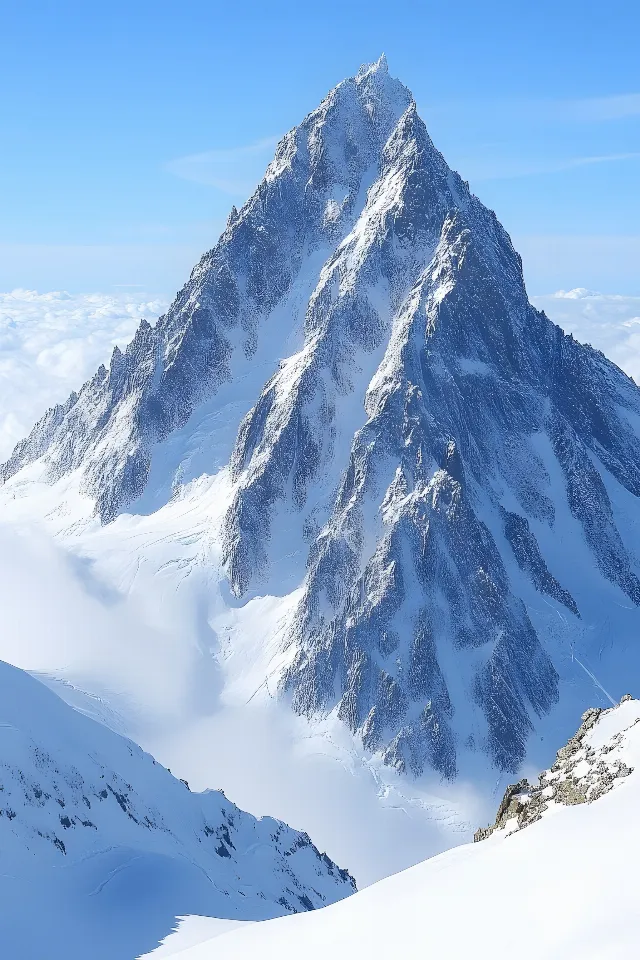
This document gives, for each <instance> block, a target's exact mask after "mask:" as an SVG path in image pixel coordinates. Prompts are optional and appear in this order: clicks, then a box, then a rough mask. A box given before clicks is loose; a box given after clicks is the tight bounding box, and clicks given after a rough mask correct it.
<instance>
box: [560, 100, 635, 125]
mask: <svg viewBox="0 0 640 960" xmlns="http://www.w3.org/2000/svg"><path fill="white" fill-rule="evenodd" d="M557 109H558V110H559V111H560V112H563V113H565V114H566V115H569V116H571V117H573V119H575V120H578V121H582V122H586V123H596V122H598V121H606V120H623V119H625V118H626V117H637V116H640V93H624V94H621V95H618V96H611V97H587V98H584V99H580V100H564V101H563V100H561V101H559V102H558V104H557Z"/></svg>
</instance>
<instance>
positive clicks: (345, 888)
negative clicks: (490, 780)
mask: <svg viewBox="0 0 640 960" xmlns="http://www.w3.org/2000/svg"><path fill="white" fill-rule="evenodd" d="M354 889H355V884H354V883H353V880H352V879H351V877H350V876H349V874H348V873H347V872H346V871H345V870H341V869H339V868H338V867H336V866H335V864H333V863H332V862H331V861H330V860H329V859H328V857H326V856H325V855H323V854H320V853H319V851H318V850H317V849H316V847H314V846H313V844H312V843H311V840H310V839H309V837H308V836H307V835H306V834H302V833H299V832H297V831H295V830H292V829H291V828H290V827H288V826H286V824H284V823H281V822H280V821H277V820H273V819H271V818H264V819H261V820H256V819H255V818H254V817H252V816H251V815H250V814H247V813H244V812H243V811H241V810H239V809H238V808H237V807H236V806H235V805H234V804H233V803H231V802H230V801H229V800H227V799H226V797H225V795H224V793H221V792H218V791H213V790H209V791H206V792H205V793H200V794H199V793H192V792H191V791H190V790H189V787H188V785H187V784H186V783H185V782H183V781H180V780H178V779H176V778H175V777H173V776H172V775H171V773H170V772H169V771H168V770H166V769H165V768H164V767H163V766H161V765H160V764H158V763H157V762H156V761H155V760H154V759H153V758H152V757H151V756H149V755H148V754H146V753H144V752H143V751H142V750H141V749H140V748H139V747H138V746H136V745H135V744H134V743H132V742H131V741H129V740H126V739H124V738H123V737H120V736H118V735H117V734H115V733H113V732H112V731H110V730H108V729H107V728H106V727H105V726H103V725H102V724H99V723H96V722H95V721H93V720H91V719H90V718H88V717H86V716H83V715H82V714H81V713H78V712H77V711H75V710H73V709H72V708H71V707H69V706H68V705H67V704H65V703H64V702H63V701H62V700H61V699H60V698H59V697H57V696H55V695H54V694H53V693H52V692H51V691H50V690H48V689H47V688H46V687H45V686H44V685H43V684H41V683H39V682H38V681H37V680H35V679H34V678H32V677H30V676H29V675H28V674H25V673H23V672H22V671H21V670H18V669H16V668H15V667H11V666H9V665H8V664H6V663H2V662H0V899H1V901H2V911H1V913H0V942H1V943H2V952H3V956H6V957H10V958H11V960H34V958H35V957H45V956H46V957H50V958H52V960H53V958H58V957H60V958H64V960H74V958H78V960H80V958H85V957H87V956H88V955H89V954H90V955H91V956H92V957H95V958H105V960H107V958H108V960H118V958H122V960H130V958H131V957H132V956H133V955H134V954H135V953H137V952H140V951H141V950H143V949H148V948H150V947H152V946H154V945H155V944H157V942H158V941H159V940H160V939H161V938H162V937H163V936H164V935H165V934H166V933H167V932H168V930H169V929H170V927H171V924H172V923H173V919H174V917H175V915H176V914H178V913H181V912H184V911H185V910H188V911H189V912H191V911H195V912H203V913H211V914H213V915H215V916H217V917H220V918H228V919H254V920H261V919H266V918H268V917H273V916H279V915H281V914H282V913H292V912H295V911H296V910H311V909H314V908H315V907H319V906H324V905H325V904H327V903H331V902H333V901H335V900H336V899H338V898H340V897H343V896H347V895H348V894H350V893H352V892H353V890H354Z"/></svg>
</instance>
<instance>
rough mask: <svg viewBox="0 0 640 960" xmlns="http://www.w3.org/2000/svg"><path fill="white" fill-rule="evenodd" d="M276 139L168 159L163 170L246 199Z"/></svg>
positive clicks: (262, 169) (258, 178)
mask: <svg viewBox="0 0 640 960" xmlns="http://www.w3.org/2000/svg"><path fill="white" fill-rule="evenodd" d="M278 139H279V138H278V137H267V138H266V139H264V140H258V141H257V142H256V143H250V144H248V145H246V146H243V147H233V148H231V149H229V150H208V151H207V152H205V153H193V154H190V155H189V156H187V157H178V158H177V159H176V160H171V161H170V162H169V163H167V165H166V168H165V169H166V170H168V171H169V173H173V174H175V176H177V177H181V178H182V179H183V180H192V181H194V182H195V183H204V184H206V185H207V186H210V187H216V189H218V190H221V191H222V192H223V193H228V194H230V195H231V196H248V195H249V194H250V193H251V191H252V190H253V189H254V187H255V186H256V184H257V183H258V181H259V180H260V178H261V177H262V175H263V174H264V171H265V168H266V166H267V165H268V163H269V161H270V160H271V157H272V154H273V150H274V147H275V145H276V144H277V142H278Z"/></svg>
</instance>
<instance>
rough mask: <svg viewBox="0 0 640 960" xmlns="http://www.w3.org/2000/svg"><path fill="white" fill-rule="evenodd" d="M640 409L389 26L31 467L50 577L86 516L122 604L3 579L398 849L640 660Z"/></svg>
mask: <svg viewBox="0 0 640 960" xmlns="http://www.w3.org/2000/svg"><path fill="white" fill-rule="evenodd" d="M639 424H640V394H639V392H638V388H637V386H636V384H635V383H634V382H633V380H631V379H630V378H629V377H627V376H626V375H625V374H624V373H623V372H622V371H621V370H620V369H619V368H618V367H616V366H615V364H613V363H612V362H610V361H609V360H607V359H606V357H604V356H603V355H602V354H601V353H599V352H598V351H596V350H593V349H591V348H590V347H588V346H584V345H582V344H580V343H578V342H577V341H575V340H574V339H573V338H572V337H571V336H567V335H565V334H564V333H563V332H562V330H561V329H560V328H559V327H557V326H555V325H554V324H553V323H552V322H551V321H550V320H549V319H548V318H547V317H546V315H545V314H544V313H543V312H540V311H538V310H536V309H535V308H534V307H533V306H532V305H531V303H530V302H529V299H528V296H527V292H526V289H525V285H524V281H523V276H522V265H521V261H520V257H519V255H518V254H517V252H516V251H515V250H514V248H513V245H512V243H511V240H510V238H509V236H508V235H507V233H506V231H505V230H504V229H503V227H502V226H501V225H500V223H499V222H498V220H497V218H496V216H495V214H494V213H493V212H492V211H490V210H488V209H487V208H486V207H485V206H484V205H483V204H482V203H481V201H480V200H479V199H478V198H477V197H475V196H474V195H473V194H472V193H471V191H470V189H469V186H468V184H467V183H465V181H463V180H462V179H461V177H460V176H459V175H458V174H457V173H455V172H454V171H452V170H451V169H450V168H449V167H448V165H447V163H446V161H445V160H444V158H443V157H442V155H441V154H440V153H439V152H438V150H437V149H436V147H435V146H434V144H433V143H432V141H431V139H430V137H429V134H428V132H427V130H426V128H425V126H424V124H423V122H422V120H421V119H420V117H419V115H418V112H417V109H416V105H415V102H414V101H413V98H412V96H411V94H410V92H409V91H408V90H407V89H406V88H405V87H404V86H403V85H402V84H401V83H400V82H399V81H397V80H395V79H393V78H392V77H391V76H390V75H389V71H388V67H387V64H386V61H385V59H384V58H381V59H380V60H379V61H377V62H376V63H375V64H371V65H366V66H364V67H363V68H361V70H360V71H359V72H358V74H357V75H356V76H355V77H353V78H350V79H348V80H346V81H343V82H342V83H340V84H338V86H337V87H335V88H334V89H333V90H332V91H331V92H330V93H329V94H328V96H327V97H326V98H325V100H324V101H323V102H322V103H321V104H320V106H319V107H318V108H317V109H315V110H314V111H312V112H311V113H310V114H309V115H308V116H307V117H306V118H305V119H304V120H303V122H302V123H301V124H300V125H299V126H298V127H295V128H294V129H293V130H292V131H290V132H289V133H288V134H287V135H286V136H285V137H284V138H283V140H282V141H281V142H280V143H279V145H278V147H277V149H276V152H275V157H274V159H273V161H272V163H271V164H270V165H269V167H268V169H267V171H266V173H265V177H264V179H263V180H262V182H261V183H260V184H259V186H258V188H257V189H256V191H255V193H254V194H253V196H252V197H251V198H250V199H249V200H248V201H247V203H246V204H245V205H244V206H243V207H242V208H241V209H240V210H236V209H235V208H234V209H232V211H231V213H230V216H229V220H228V223H227V226H226V229H225V230H224V232H223V234H222V236H221V237H220V239H219V241H218V243H217V244H216V246H215V247H214V248H213V249H212V250H210V251H208V252H207V253H205V255H204V256H203V257H202V259H201V260H200V262H199V263H198V264H197V265H196V267H195V268H194V270H193V272H192V274H191V277H190V278H189V280H188V282H187V283H186V284H185V286H184V288H183V289H182V290H181V291H180V292H179V294H178V295H177V297H176V299H175V301H174V302H173V304H172V305H171V307H170V308H169V310H168V312H167V313H166V314H165V315H164V316H163V317H161V318H160V319H159V320H158V321H157V323H156V324H155V325H154V326H151V325H150V324H149V323H147V322H143V323H141V325H140V326H139V328H138V330H137V333H136V335H135V337H134V339H133V340H132V341H131V343H130V344H129V345H128V346H127V347H126V349H124V350H120V349H119V348H116V349H115V350H114V352H113V355H112V358H111V362H110V364H109V367H108V368H107V367H105V366H101V367H100V368H99V369H98V371H97V372H96V373H95V375H94V376H93V377H92V378H91V379H90V380H89V381H87V383H85V385H84V386H82V387H81V388H80V389H79V390H78V392H77V393H73V394H71V396H70V397H69V399H68V400H67V401H66V403H64V404H61V405H58V406H56V407H54V408H52V409H51V410H49V411H48V412H47V413H46V414H45V416H44V417H43V418H42V419H41V420H40V422H39V423H38V424H37V425H36V426H35V427H34V429H33V430H32V432H31V433H30V434H29V436H28V437H26V438H25V439H24V440H23V441H21V442H20V443H18V445H17V446H16V448H15V449H14V451H13V453H12V455H11V457H10V458H9V459H8V460H7V462H6V463H5V464H4V465H3V467H2V468H1V475H2V481H3V483H2V487H1V488H0V499H1V501H2V511H3V512H2V519H3V525H4V526H5V527H6V529H7V531H8V532H7V533H6V536H7V538H9V540H10V542H11V544H12V547H11V550H12V551H13V553H14V554H15V556H16V558H19V557H22V556H23V554H25V559H24V565H25V576H26V578H27V582H28V579H29V575H30V568H31V567H34V568H35V567H37V561H35V562H32V560H31V559H30V557H31V553H30V551H31V546H32V545H33V543H34V542H35V540H37V538H39V537H50V538H53V541H52V544H53V545H51V546H47V548H46V549H47V550H49V551H50V552H51V553H52V555H53V556H55V558H56V561H55V562H56V564H57V569H58V572H59V576H60V596H69V597H71V596H76V594H77V592H78V590H81V591H82V592H83V594H87V595H88V598H87V596H84V598H83V603H84V604H85V606H86V609H87V611H89V610H92V611H95V613H96V617H97V619H98V621H99V623H100V625H101V626H100V630H99V631H97V632H96V631H86V630H83V627H82V624H78V629H77V635H76V632H74V631H71V633H69V632H68V633H67V634H66V635H64V636H62V634H63V633H64V631H59V630H49V631H45V630H43V628H42V627H41V626H40V625H37V626H33V623H32V618H33V617H34V613H33V611H31V610H30V609H26V608H28V603H26V604H25V603H18V602H17V601H16V599H15V598H14V597H13V596H12V595H11V591H10V590H9V588H8V587H7V585H6V583H5V584H4V585H2V584H0V592H1V591H3V590H4V592H5V594H6V596H5V597H4V599H5V600H6V603H7V604H8V606H9V608H10V609H11V610H12V617H13V626H14V628H15V629H14V631H13V633H12V634H11V635H10V636H8V637H7V638H6V639H5V640H4V641H3V647H1V648H0V654H1V655H3V656H5V657H6V659H8V660H10V661H12V662H15V663H17V664H18V665H19V666H22V667H24V668H26V669H30V670H36V671H39V672H40V673H41V674H43V675H46V677H47V679H48V682H49V683H50V684H51V685H52V686H53V687H54V689H56V690H57V692H59V693H60V694H61V695H62V696H63V697H66V698H68V699H70V700H71V702H74V703H77V704H81V705H83V708H84V709H91V710H92V711H94V713H95V715H96V716H98V718H99V719H102V720H104V721H105V722H107V723H109V724H111V725H115V726H117V728H118V729H121V730H123V731H124V732H126V733H127V734H128V735H129V736H132V737H134V739H136V740H137V741H139V742H140V743H142V745H143V746H144V747H145V748H147V749H149V750H152V751H153V752H154V753H155V755H157V756H158V757H159V759H161V760H162V761H163V762H165V763H168V762H170V763H171V766H172V768H173V769H176V770H180V773H181V775H183V776H185V778H186V779H188V780H189V782H192V781H194V782H196V783H197V784H198V786H199V787H204V786H207V785H208V783H207V779H208V778H210V777H212V776H214V775H215V776H217V777H220V778H223V779H224V782H225V784H228V789H229V790H230V792H233V795H234V797H236V798H237V799H238V801H239V802H240V803H241V804H242V805H243V806H245V807H247V808H248V809H251V810H252V811H254V812H266V804H267V803H268V804H269V807H270V809H271V810H272V811H273V812H274V813H275V814H276V815H278V816H280V817H282V818H283V819H285V820H287V821H288V822H292V823H296V824H304V826H305V828H306V829H309V831H310V832H311V833H312V835H313V836H314V839H316V841H317V842H319V843H321V844H322V845H323V846H324V847H326V849H327V850H328V851H329V853H330V855H331V856H332V857H336V859H339V860H340V862H345V863H347V864H348V865H349V867H350V869H353V870H354V873H355V875H356V877H357V879H358V881H359V882H360V883H368V882H371V881H372V880H375V879H378V878H379V877H381V876H384V875H385V874H388V873H390V872H393V871H394V870H397V869H400V868H401V867H404V866H407V865H408V864H410V863H413V862H416V861H417V860H418V859H422V858H423V857H424V856H426V855H427V854H431V853H437V852H439V851H440V850H443V849H445V848H446V847H448V846H450V845H451V844H452V843H454V842H459V841H461V840H464V839H466V838H468V837H470V836H471V835H472V833H473V830H474V829H475V827H476V826H477V825H478V823H479V822H481V820H482V818H483V817H485V816H486V815H488V810H489V807H490V805H491V803H492V802H493V798H494V796H495V794H496V791H497V792H499V791H500V790H501V789H502V788H503V787H504V786H505V784H506V783H507V782H508V781H509V779H510V778H512V776H513V774H514V773H515V772H516V771H524V772H526V770H527V769H530V768H532V767H536V768H539V767H541V766H543V765H545V764H546V762H547V761H548V760H549V757H550V752H551V751H553V749H554V745H557V743H558V742H560V741H561V740H562V739H566V737H567V736H568V734H569V732H570V729H571V725H572V723H573V717H575V715H576V714H577V713H581V712H582V711H583V710H584V709H585V708H586V707H587V706H588V705H589V704H591V703H592V702H594V697H595V698H596V702H598V703H599V704H600V705H606V704H608V703H610V702H612V700H614V699H617V698H619V696H620V695H621V694H622V692H624V688H625V687H626V678H627V677H628V676H629V675H634V672H635V675H638V669H639V668H640V661H639V655H638V647H637V642H636V637H637V632H638V625H639V611H638V604H639V603H640V581H639V580H638V570H639V557H640V542H639V540H638V519H639V509H638V494H639V492H640V467H639V464H640V437H639V429H640V427H639ZM16 562H18V560H16ZM20 562H23V561H20ZM11 576H12V571H8V573H7V577H8V578H10V577H11ZM60 596H57V597H53V598H52V600H51V604H50V607H49V608H50V609H54V608H55V609H58V608H59V609H60V616H62V617H64V615H65V607H66V606H68V605H67V604H66V603H65V602H62V601H60ZM87 615H88V614H87ZM34 632H37V634H38V641H37V643H36V642H34V640H33V639H32V638H33V634H34ZM18 637H20V638H21V639H20V641H18V639H16V638H18ZM239 757H243V758H246V762H245V763H239V762H238V758H239Z"/></svg>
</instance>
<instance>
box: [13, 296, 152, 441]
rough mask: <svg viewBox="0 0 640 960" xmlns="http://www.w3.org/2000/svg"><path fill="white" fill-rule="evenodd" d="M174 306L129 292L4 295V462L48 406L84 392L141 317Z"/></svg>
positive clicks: (134, 328)
mask: <svg viewBox="0 0 640 960" xmlns="http://www.w3.org/2000/svg"><path fill="white" fill-rule="evenodd" d="M166 306H167V305H166V304H165V303H164V302H163V301H161V300H159V299H151V300H143V299H136V297H135V294H134V293H133V292H126V293H125V292H123V293H122V294H116V295H107V294H100V293H96V294H77V295H72V294H69V293H65V292H62V291H57V292H53V293H42V294H40V293H36V292H35V291H33V290H14V291H13V292H12V293H0V460H4V459H6V457H7V456H8V455H9V454H10V453H11V450H12V448H13V446H14V444H15V443H16V441H18V440H20V439H21V438H22V437H23V436H25V435H26V434H27V433H28V431H29V430H30V428H31V427H32V426H33V424H34V423H35V422H36V420H38V419H39V418H40V417H41V416H42V414H43V413H44V412H45V410H47V408H48V407H50V406H52V405H53V404H55V403H60V402H62V401H64V400H66V398H67V397H68V396H69V394H70V393H71V391H72V390H77V389H78V388H79V387H80V386H82V384H83V383H84V381H85V380H86V379H87V378H88V377H89V376H91V375H92V374H93V373H94V371H95V370H96V368H97V367H98V366H99V364H101V363H108V361H109V358H110V356H111V351H112V350H113V348H114V346H116V344H117V345H118V346H119V347H123V346H124V345H125V344H126V343H128V341H129V340H130V339H131V338H132V336H133V334H134V333H135V330H136V327H137V325H138V323H139V321H140V318H141V317H146V318H147V320H149V321H150V322H153V321H154V320H155V319H156V318H157V317H158V316H160V314H161V313H162V312H163V310H164V309H165V308H166Z"/></svg>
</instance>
